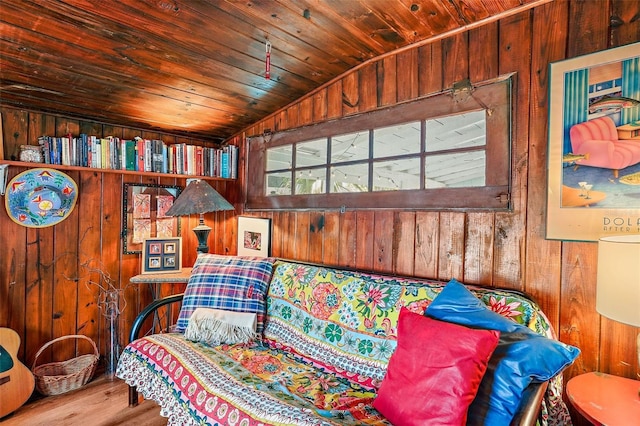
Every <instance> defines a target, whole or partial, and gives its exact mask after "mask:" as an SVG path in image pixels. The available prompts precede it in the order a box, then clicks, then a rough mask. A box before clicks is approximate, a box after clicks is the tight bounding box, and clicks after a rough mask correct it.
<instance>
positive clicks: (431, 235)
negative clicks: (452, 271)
mask: <svg viewBox="0 0 640 426" xmlns="http://www.w3.org/2000/svg"><path fill="white" fill-rule="evenodd" d="M439 229H440V215H439V214H438V213H434V212H417V213H416V230H415V232H416V248H415V257H414V259H415V265H414V267H413V269H414V273H415V274H416V276H418V277H426V278H429V277H431V278H435V277H437V276H438V268H439V264H440V262H439V259H440V258H439V257H438V248H439V247H440V235H439V233H438V230H439Z"/></svg>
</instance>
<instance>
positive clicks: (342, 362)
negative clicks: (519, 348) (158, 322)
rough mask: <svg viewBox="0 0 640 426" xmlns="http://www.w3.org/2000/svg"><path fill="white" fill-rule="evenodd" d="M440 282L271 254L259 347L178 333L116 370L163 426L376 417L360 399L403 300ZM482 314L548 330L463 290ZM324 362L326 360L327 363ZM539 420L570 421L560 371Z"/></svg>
mask: <svg viewBox="0 0 640 426" xmlns="http://www.w3.org/2000/svg"><path fill="white" fill-rule="evenodd" d="M445 284H446V283H444V282H441V281H429V280H411V279H399V278H394V277H386V276H384V277H383V276H376V275H370V274H363V273H355V272H346V271H341V270H336V269H331V268H322V267H314V266H309V265H301V264H296V263H291V262H285V261H277V262H276V263H275V265H274V272H273V276H272V279H271V282H270V287H269V291H268V295H267V322H266V325H265V330H264V339H263V342H262V343H260V344H254V345H252V346H246V345H234V346H229V345H222V346H216V347H210V346H206V345H203V344H200V343H194V342H190V341H188V340H186V339H185V338H184V337H183V336H182V335H180V334H162V335H154V336H149V337H145V338H142V339H139V340H137V341H135V342H133V343H132V344H130V345H129V346H127V347H126V348H125V350H124V352H123V354H122V356H121V359H120V362H119V365H118V371H117V375H118V377H120V378H122V379H124V380H125V381H126V382H127V383H128V384H130V385H134V386H137V388H138V391H140V392H141V393H142V394H143V395H144V396H145V398H149V399H153V400H155V401H156V402H158V403H159V404H160V406H161V407H162V411H161V414H162V415H164V416H167V417H168V418H169V424H170V425H192V424H193V425H196V424H197V425H203V424H212V425H217V424H220V425H231V426H234V425H243V426H250V425H270V424H277V425H347V426H348V425H386V424H389V423H388V422H387V421H386V420H385V419H384V418H383V417H381V415H380V414H379V413H378V412H377V411H376V410H375V409H374V408H372V406H371V402H372V401H373V398H374V397H375V391H376V389H377V388H378V387H379V385H380V383H381V381H382V379H383V378H384V374H385V371H386V366H387V363H388V361H389V358H390V357H391V354H392V353H393V351H394V350H395V347H396V333H397V331H396V324H397V321H398V315H399V311H400V308H401V307H403V306H405V307H407V308H409V309H410V310H412V311H414V312H417V313H421V314H422V313H424V311H425V309H426V307H427V306H428V305H429V303H430V302H431V301H432V300H433V299H434V298H435V297H436V296H437V295H438V294H439V292H440V291H441V290H442V289H443V288H444V285H445ZM469 288H470V290H471V291H472V292H474V294H476V296H478V297H479V298H480V299H481V300H483V301H484V302H485V304H487V306H489V307H490V308H491V309H492V310H494V311H496V312H498V313H500V314H502V315H504V316H506V317H508V318H511V319H512V320H514V321H516V322H518V323H520V324H524V325H526V326H527V327H529V328H531V329H532V330H534V331H536V332H537V333H539V334H542V335H546V336H547V337H552V338H554V336H553V330H552V329H551V328H550V325H549V323H548V321H547V319H546V318H545V317H544V314H543V313H542V312H541V311H540V310H539V308H538V307H537V305H535V304H534V303H533V302H531V301H530V300H529V299H527V298H525V297H522V296H521V295H519V294H517V293H515V292H509V291H501V290H495V289H487V288H480V287H472V286H470V287H469ZM327 360H330V361H327ZM542 420H543V424H546V425H550V426H553V425H556V424H571V420H570V417H569V414H568V410H567V408H566V406H565V405H564V403H563V402H562V378H561V376H558V377H556V378H554V379H553V380H552V381H551V382H550V384H549V387H548V390H547V394H546V396H545V400H544V402H543V408H542Z"/></svg>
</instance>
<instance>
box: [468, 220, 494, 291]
mask: <svg viewBox="0 0 640 426" xmlns="http://www.w3.org/2000/svg"><path fill="white" fill-rule="evenodd" d="M493 221H494V216H493V215H492V214H486V213H469V214H467V217H466V224H465V230H466V235H465V251H464V275H463V277H462V278H463V279H464V282H465V283H470V284H484V285H488V284H491V283H493V260H494V259H493V251H492V250H491V247H493V246H494V241H493V238H494V227H493Z"/></svg>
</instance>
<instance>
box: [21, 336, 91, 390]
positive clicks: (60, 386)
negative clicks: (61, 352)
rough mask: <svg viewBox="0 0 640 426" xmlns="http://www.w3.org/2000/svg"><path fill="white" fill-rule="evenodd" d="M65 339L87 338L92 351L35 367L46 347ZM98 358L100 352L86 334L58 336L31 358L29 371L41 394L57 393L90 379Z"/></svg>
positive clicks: (80, 384) (72, 388)
mask: <svg viewBox="0 0 640 426" xmlns="http://www.w3.org/2000/svg"><path fill="white" fill-rule="evenodd" d="M66 339H85V340H88V341H89V342H90V343H91V345H92V346H93V350H94V353H93V354H87V355H80V356H78V357H75V358H72V359H69V360H67V361H61V362H51V363H48V364H42V365H39V366H37V367H36V362H37V361H38V357H39V356H40V354H42V352H43V351H44V350H45V349H46V348H48V347H49V346H51V345H53V344H54V343H56V342H60V341H62V340H66ZM99 359H100V352H98V348H97V347H96V344H95V343H94V342H93V340H91V339H90V338H88V337H87V336H84V335H82V334H72V335H69V336H62V337H58V338H57V339H54V340H52V341H50V342H49V343H46V344H45V345H44V346H43V347H41V348H40V350H39V351H38V353H36V356H35V358H34V360H33V367H31V371H32V372H33V375H34V376H35V379H36V389H37V390H38V392H40V393H41V394H43V395H59V394H61V393H65V392H68V391H71V390H74V389H77V388H79V387H80V386H83V385H84V384H86V383H87V382H88V381H89V380H91V378H92V377H93V373H95V371H96V365H98V360H99Z"/></svg>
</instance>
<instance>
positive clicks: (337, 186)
mask: <svg viewBox="0 0 640 426" xmlns="http://www.w3.org/2000/svg"><path fill="white" fill-rule="evenodd" d="M368 185H369V165H368V164H367V163H361V164H351V165H349V166H336V167H332V168H331V191H330V192H331V193H337V192H368Z"/></svg>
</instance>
